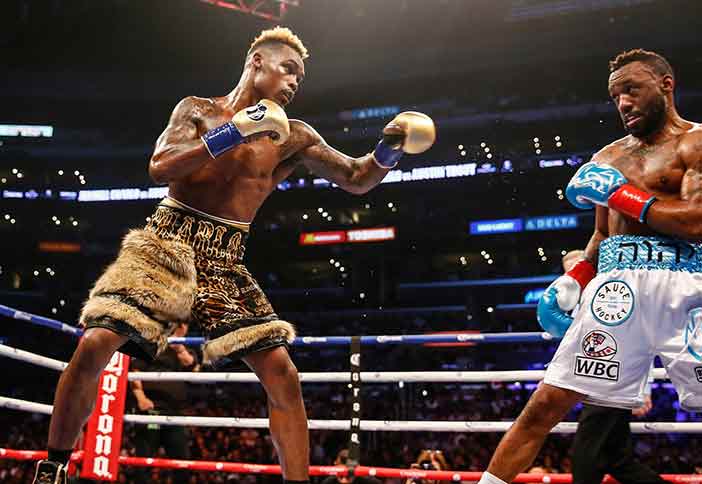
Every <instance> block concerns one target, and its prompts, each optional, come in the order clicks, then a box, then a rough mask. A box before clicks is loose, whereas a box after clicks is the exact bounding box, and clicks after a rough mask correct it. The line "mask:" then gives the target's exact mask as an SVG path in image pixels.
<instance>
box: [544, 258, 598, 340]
mask: <svg viewBox="0 0 702 484" xmlns="http://www.w3.org/2000/svg"><path fill="white" fill-rule="evenodd" d="M595 274H596V271H595V266H593V265H592V264H591V263H590V262H588V261H587V260H581V261H580V262H578V263H577V264H575V265H574V266H573V268H572V269H570V270H569V271H568V272H566V273H565V274H563V275H562V276H561V277H559V278H558V279H556V280H555V281H553V283H551V285H550V286H548V288H547V289H546V290H545V291H544V293H543V295H542V296H541V299H539V304H538V306H537V307H536V319H537V320H538V321H539V324H540V325H541V327H542V328H544V330H545V331H546V332H548V333H549V334H551V335H552V336H555V337H557V338H561V337H562V336H563V335H564V334H565V333H566V331H567V330H568V328H569V327H570V325H571V324H572V323H573V318H572V317H571V316H570V315H569V314H568V312H570V311H572V310H573V309H575V306H576V305H577V304H578V301H579V300H580V294H581V293H582V292H583V289H585V286H587V284H588V282H590V281H591V280H592V278H593V277H595Z"/></svg>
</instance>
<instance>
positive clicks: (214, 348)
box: [202, 320, 295, 364]
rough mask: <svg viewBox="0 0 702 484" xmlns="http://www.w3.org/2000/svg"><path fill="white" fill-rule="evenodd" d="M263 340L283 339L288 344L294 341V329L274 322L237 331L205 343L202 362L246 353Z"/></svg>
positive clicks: (290, 325) (291, 326) (206, 362)
mask: <svg viewBox="0 0 702 484" xmlns="http://www.w3.org/2000/svg"><path fill="white" fill-rule="evenodd" d="M264 339H285V341H287V342H288V344H290V343H292V342H293V340H294V339H295V327H294V326H293V325H292V324H290V323H288V322H287V321H281V320H275V321H270V322H267V323H261V324H256V325H254V326H247V327H243V328H240V329H237V330H235V331H232V332H231V333H227V334H225V335H224V336H220V337H219V338H215V339H213V340H210V341H208V342H207V343H205V346H204V348H203V349H202V362H203V363H205V364H211V363H214V362H216V361H217V360H218V359H220V358H223V357H226V356H229V355H232V354H234V353H239V352H242V351H246V349H247V348H250V347H252V346H254V345H255V344H256V343H258V342H260V341H261V340H264Z"/></svg>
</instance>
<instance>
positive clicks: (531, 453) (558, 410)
mask: <svg viewBox="0 0 702 484" xmlns="http://www.w3.org/2000/svg"><path fill="white" fill-rule="evenodd" d="M583 398H584V396H583V395H581V394H579V393H576V392H573V391H571V390H565V389H563V388H558V387H554V386H552V385H547V384H545V383H544V384H541V385H540V386H539V388H538V389H537V390H536V391H535V392H534V394H533V395H532V396H531V398H530V399H529V402H527V404H526V407H524V410H522V413H521V414H520V415H519V417H518V418H517V420H516V421H515V422H514V425H512V427H511V428H510V429H509V431H508V432H507V433H506V434H505V436H504V437H503V438H502V440H501V441H500V444H499V445H498V446H497V450H496V451H495V453H494V454H493V456H492V459H491V460H490V465H489V466H488V472H489V473H490V474H492V475H493V476H495V477H498V478H499V479H501V480H502V481H504V482H511V481H512V479H514V477H515V476H516V475H517V474H519V473H520V472H523V471H524V470H525V469H526V468H527V466H529V465H530V464H531V463H532V462H533V461H534V459H535V458H536V455H537V454H538V452H539V450H541V446H542V445H543V443H544V440H546V437H547V436H548V434H549V432H550V431H551V429H552V428H553V427H555V426H556V424H557V423H559V422H560V421H561V420H563V417H565V416H566V414H567V413H568V411H569V410H570V409H571V408H573V406H574V405H575V404H576V403H578V402H580V401H581V400H582V399H583ZM481 482H483V481H481Z"/></svg>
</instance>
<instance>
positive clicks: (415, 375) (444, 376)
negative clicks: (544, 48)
mask: <svg viewBox="0 0 702 484" xmlns="http://www.w3.org/2000/svg"><path fill="white" fill-rule="evenodd" d="M0 356H5V357H7V358H12V359H15V360H19V361H24V362H27V363H32V364H34V365H37V366H42V367H44V368H49V369H51V370H58V371H63V370H64V369H65V368H66V366H68V363H66V362H64V361H59V360H55V359H53V358H47V357H46V356H41V355H37V354H35V353H31V352H29V351H24V350H20V349H17V348H13V347H11V346H6V345H2V344H0ZM544 373H545V371H544V370H504V371H385V372H380V371H376V372H374V371H362V372H361V381H362V382H364V383H398V382H404V383H491V382H516V381H540V380H543V378H544ZM652 375H653V377H654V378H655V379H656V380H665V379H667V376H666V372H665V369H664V368H656V369H654V370H653V371H652ZM299 377H300V381H301V382H303V383H348V382H349V380H350V377H351V373H350V372H344V371H340V372H306V373H300V374H299ZM129 380H130V381H134V380H138V381H183V382H190V383H220V382H229V383H257V382H258V378H257V377H256V375H255V374H253V373H244V372H212V373H209V372H208V373H192V372H178V371H155V372H148V371H144V372H141V371H139V372H130V373H129Z"/></svg>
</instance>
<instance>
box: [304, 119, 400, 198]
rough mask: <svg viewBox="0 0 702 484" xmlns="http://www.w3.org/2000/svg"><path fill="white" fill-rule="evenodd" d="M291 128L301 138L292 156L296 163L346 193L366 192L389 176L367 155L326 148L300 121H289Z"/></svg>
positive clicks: (327, 146) (371, 156)
mask: <svg viewBox="0 0 702 484" xmlns="http://www.w3.org/2000/svg"><path fill="white" fill-rule="evenodd" d="M290 127H291V131H297V130H299V131H300V132H301V133H302V137H303V138H304V142H299V146H298V147H297V150H296V153H295V155H293V156H294V158H295V159H296V160H297V162H298V163H301V164H303V165H304V166H305V167H306V168H307V169H308V170H310V171H311V172H312V173H315V174H316V175H319V176H321V177H323V178H326V179H327V180H329V181H331V182H333V183H336V184H337V185H339V187H341V188H342V189H343V190H345V191H347V192H350V193H355V194H358V195H360V194H363V193H366V192H368V191H369V190H370V189H372V188H374V187H376V186H377V185H378V184H379V183H380V182H381V181H382V180H383V178H385V175H387V174H388V171H389V170H386V169H383V168H381V167H380V166H378V163H376V161H375V159H374V158H373V155H372V154H370V153H369V154H367V155H364V156H361V157H358V158H354V157H352V156H348V155H346V154H344V153H342V152H340V151H339V150H337V149H334V148H332V147H331V146H329V145H328V144H327V143H326V141H324V139H323V138H322V137H321V136H320V135H319V133H317V132H316V131H315V130H314V129H313V128H312V127H311V126H309V125H308V124H306V123H303V122H302V121H297V120H292V121H291V122H290Z"/></svg>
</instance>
